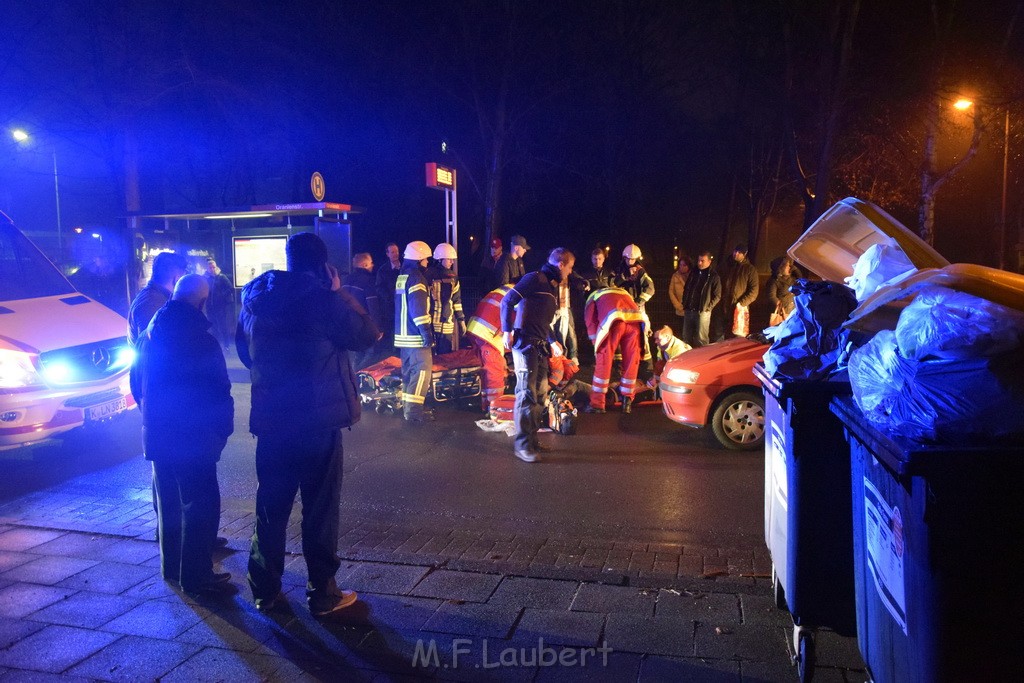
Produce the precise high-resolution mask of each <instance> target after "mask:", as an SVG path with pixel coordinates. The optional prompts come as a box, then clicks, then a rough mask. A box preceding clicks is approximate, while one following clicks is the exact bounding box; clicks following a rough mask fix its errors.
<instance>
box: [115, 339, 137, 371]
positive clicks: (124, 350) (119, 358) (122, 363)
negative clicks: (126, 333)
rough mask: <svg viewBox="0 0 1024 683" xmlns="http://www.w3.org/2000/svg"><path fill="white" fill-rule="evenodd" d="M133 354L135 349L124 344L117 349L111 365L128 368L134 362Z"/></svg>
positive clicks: (134, 354)
mask: <svg viewBox="0 0 1024 683" xmlns="http://www.w3.org/2000/svg"><path fill="white" fill-rule="evenodd" d="M135 356H136V353H135V349H133V348H132V347H131V346H129V345H127V344H125V345H124V346H121V347H119V348H118V349H117V353H116V354H115V355H114V363H113V365H114V367H116V368H118V369H124V368H130V367H131V366H132V364H133V363H134V362H135Z"/></svg>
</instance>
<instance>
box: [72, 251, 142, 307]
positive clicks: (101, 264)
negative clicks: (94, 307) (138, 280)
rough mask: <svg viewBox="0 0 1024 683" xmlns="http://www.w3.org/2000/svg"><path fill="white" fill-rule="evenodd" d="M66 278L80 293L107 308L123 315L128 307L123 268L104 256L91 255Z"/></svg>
mask: <svg viewBox="0 0 1024 683" xmlns="http://www.w3.org/2000/svg"><path fill="white" fill-rule="evenodd" d="M68 280H70V281H71V284H73V285H74V286H75V289H77V290H78V291H79V292H81V293H82V294H85V295H86V296H89V297H91V298H93V299H95V300H96V301H98V302H100V303H101V304H103V305H104V306H106V307H107V308H109V309H111V310H114V311H117V312H118V313H120V314H121V315H124V314H125V313H126V312H127V310H128V308H127V306H126V304H127V303H128V301H127V298H126V289H125V287H126V279H125V272H124V268H121V267H116V266H114V264H112V263H111V262H110V259H108V258H107V257H106V256H104V255H102V254H99V255H96V256H93V257H92V258H91V259H89V261H88V262H86V263H85V264H84V265H83V266H82V267H81V268H79V269H78V270H76V271H75V272H74V273H72V274H71V275H70V276H69V277H68Z"/></svg>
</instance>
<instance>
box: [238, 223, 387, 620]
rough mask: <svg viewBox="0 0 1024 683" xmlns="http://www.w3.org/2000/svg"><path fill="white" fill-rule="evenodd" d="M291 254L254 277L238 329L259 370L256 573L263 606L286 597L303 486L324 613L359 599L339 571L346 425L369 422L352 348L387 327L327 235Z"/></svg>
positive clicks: (299, 244) (318, 604) (309, 553)
mask: <svg viewBox="0 0 1024 683" xmlns="http://www.w3.org/2000/svg"><path fill="white" fill-rule="evenodd" d="M285 254H286V257H287V260H288V270H287V271H280V270H271V271H268V272H266V273H264V274H262V275H260V276H259V277H257V278H256V279H255V280H253V281H252V282H250V283H249V284H248V285H246V286H245V289H244V290H243V292H242V313H241V315H240V316H239V321H238V330H237V332H236V338H235V342H236V346H237V349H238V357H239V359H241V361H242V363H244V364H245V366H246V367H247V368H249V369H250V371H251V374H252V410H251V412H250V414H249V431H251V432H252V433H253V434H255V435H256V439H257V440H256V479H257V482H258V488H257V491H256V530H255V532H254V533H253V537H252V546H251V549H250V552H249V577H248V578H249V586H250V587H251V588H252V594H253V597H254V598H255V601H256V608H257V609H260V610H269V609H272V608H273V607H274V606H275V605H277V604H279V603H280V600H281V576H282V574H283V573H284V554H285V535H286V531H287V528H288V516H289V515H290V514H291V510H292V506H293V504H294V502H295V494H296V493H297V492H299V491H301V492H302V554H303V557H304V558H305V560H306V568H307V573H308V577H309V580H308V582H307V584H306V597H307V601H308V603H309V609H310V611H311V612H312V613H313V614H314V616H327V615H329V614H331V613H332V612H336V611H338V610H340V609H343V608H345V607H348V606H349V605H351V604H353V603H354V602H355V601H356V594H355V593H354V592H353V591H343V590H339V589H338V587H337V584H336V583H335V579H334V575H335V573H337V571H338V567H339V566H340V565H341V562H340V560H339V559H338V553H337V549H338V506H339V503H340V498H341V472H342V444H341V430H342V429H344V428H346V427H350V426H351V425H353V424H355V423H356V422H358V421H359V395H358V391H357V387H356V377H355V373H354V372H353V370H352V365H351V363H350V362H349V356H348V354H349V351H356V352H358V351H363V350H365V349H368V348H369V347H370V346H372V345H373V343H374V342H375V341H377V339H378V338H379V337H380V332H379V331H378V330H377V326H376V325H375V324H374V322H373V320H371V319H370V316H369V315H368V314H367V312H366V311H365V310H364V309H363V307H362V306H360V305H359V303H358V302H356V301H355V299H353V298H352V297H351V296H349V295H348V294H346V293H345V292H344V291H343V290H342V289H341V279H340V278H339V277H338V271H337V270H336V269H335V268H334V267H333V266H331V265H329V264H328V263H327V246H326V245H325V244H324V242H323V240H321V239H320V238H319V237H317V236H316V235H314V234H313V233H308V232H304V233H299V234H297V235H294V236H293V237H291V238H290V239H289V240H288V244H287V246H286V250H285Z"/></svg>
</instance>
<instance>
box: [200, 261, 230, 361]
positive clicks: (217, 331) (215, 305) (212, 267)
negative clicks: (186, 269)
mask: <svg viewBox="0 0 1024 683" xmlns="http://www.w3.org/2000/svg"><path fill="white" fill-rule="evenodd" d="M205 277H206V284H208V285H210V298H209V299H207V300H206V317H207V318H209V319H210V324H211V325H212V326H213V327H212V329H213V336H214V337H216V338H217V341H218V342H220V345H221V346H222V347H223V348H224V350H225V351H227V350H228V345H229V344H230V343H231V340H232V338H233V337H234V335H235V286H234V285H233V284H231V280H230V279H229V278H228V276H227V275H225V274H224V273H222V272H221V270H220V267H219V266H218V265H217V262H216V261H215V260H214V259H212V258H208V259H206V275H205Z"/></svg>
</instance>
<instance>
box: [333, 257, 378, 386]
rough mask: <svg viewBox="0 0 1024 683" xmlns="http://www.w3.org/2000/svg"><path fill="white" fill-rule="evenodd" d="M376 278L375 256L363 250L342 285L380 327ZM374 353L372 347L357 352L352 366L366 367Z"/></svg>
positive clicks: (357, 368)
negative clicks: (374, 270) (374, 272)
mask: <svg viewBox="0 0 1024 683" xmlns="http://www.w3.org/2000/svg"><path fill="white" fill-rule="evenodd" d="M375 280H376V278H374V275H373V257H372V256H370V255H369V254H368V253H366V252H362V253H360V254H356V255H355V256H353V257H352V272H351V273H349V274H348V276H347V277H346V278H345V284H344V285H342V289H344V290H345V291H346V292H347V293H348V294H351V295H352V298H353V299H355V300H356V301H358V302H359V304H360V305H361V306H362V307H363V309H364V310H365V311H366V312H367V313H369V314H370V317H371V318H372V319H373V321H374V322H375V323H377V327H378V328H379V327H380V322H379V321H380V319H381V312H380V297H378V296H377V284H376V281H375ZM374 355H375V354H374V350H373V348H372V347H371V348H369V349H367V350H366V351H362V352H360V353H357V354H355V355H354V357H353V359H352V367H354V368H355V369H356V370H361V369H362V368H365V367H366V366H367V365H369V364H370V363H371V362H372V361H373V357H374Z"/></svg>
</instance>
